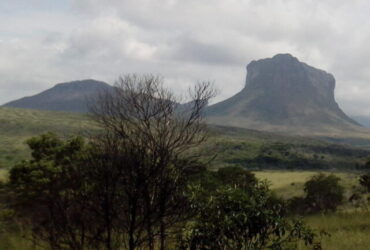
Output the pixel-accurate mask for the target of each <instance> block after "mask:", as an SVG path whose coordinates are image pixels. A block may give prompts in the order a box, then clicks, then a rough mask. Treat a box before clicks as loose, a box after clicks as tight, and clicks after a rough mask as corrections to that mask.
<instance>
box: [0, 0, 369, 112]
mask: <svg viewBox="0 0 370 250" xmlns="http://www.w3.org/2000/svg"><path fill="white" fill-rule="evenodd" d="M369 13H370V1H368V0H352V1H348V0H321V1H317V0H299V1H298V0H1V1H0V104H1V103H5V102H7V101H10V100H13V99H15V98H20V97H23V96H25V95H33V94H35V93H38V92H40V91H42V90H44V89H46V88H49V87H52V86H53V85H54V84H55V83H58V82H65V81H71V80H77V79H86V78H94V79H98V80H103V81H106V82H108V83H113V82H114V80H115V79H117V77H118V76H119V75H121V74H125V73H155V74H161V75H163V76H164V77H165V79H166V84H168V85H169V86H170V87H173V88H176V90H177V91H178V92H181V91H183V90H185V89H187V87H188V86H189V85H191V84H193V83H194V82H196V81H199V80H209V81H213V82H214V83H215V85H216V86H217V88H218V89H219V91H220V94H219V96H218V97H217V99H216V101H217V100H222V99H225V98H227V97H229V96H231V95H233V94H234V93H236V92H237V91H239V90H240V89H242V88H243V85H244V80H245V73H246V72H245V66H246V65H247V64H248V63H249V62H250V61H251V60H253V59H260V58H266V57H272V56H273V55H275V54H277V53H290V54H292V55H294V56H296V57H298V58H299V60H301V61H304V62H306V63H308V64H310V65H312V66H315V67H317V68H321V69H324V70H326V71H328V72H331V73H332V74H334V76H335V78H336V80H337V87H336V96H337V101H338V103H339V104H340V106H341V107H342V108H343V109H344V110H345V111H346V112H347V113H349V114H350V115H369V116H370V98H369V97H370V45H369V41H370V15H369Z"/></svg>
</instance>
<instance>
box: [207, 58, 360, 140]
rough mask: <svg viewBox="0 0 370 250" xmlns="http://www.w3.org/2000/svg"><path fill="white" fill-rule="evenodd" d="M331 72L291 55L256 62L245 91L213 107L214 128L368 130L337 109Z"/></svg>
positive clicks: (249, 70)
mask: <svg viewBox="0 0 370 250" xmlns="http://www.w3.org/2000/svg"><path fill="white" fill-rule="evenodd" d="M334 88H335V79H334V77H333V75H332V74H329V73H326V72H325V71H323V70H319V69H316V68H314V67H311V66H309V65H307V64H305V63H302V62H300V61H299V60H298V59H297V58H295V57H293V56H291V55H289V54H278V55H276V56H274V57H272V58H267V59H262V60H258V61H252V62H251V63H250V64H248V66H247V77H246V83H245V87H244V88H243V89H242V90H241V91H240V92H239V93H237V94H236V95H234V96H233V97H231V98H229V99H227V100H224V101H222V102H220V103H217V104H214V105H212V106H210V107H209V108H208V110H207V114H208V120H209V122H211V123H214V124H220V125H225V126H235V127H244V128H252V129H259V130H270V131H279V132H294V133H298V134H311V133H312V134H315V133H332V132H338V131H344V130H346V131H347V130H363V128H362V127H361V126H360V125H359V124H358V123H356V122H355V121H353V120H352V119H351V118H349V117H348V116H347V115H346V114H345V113H344V112H343V111H342V110H341V109H340V107H339V106H338V104H337V103H336V101H335V98H334Z"/></svg>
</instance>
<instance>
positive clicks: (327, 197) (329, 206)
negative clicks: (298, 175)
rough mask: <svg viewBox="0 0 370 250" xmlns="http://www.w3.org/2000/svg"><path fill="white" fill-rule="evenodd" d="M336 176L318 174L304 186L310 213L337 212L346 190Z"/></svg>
mask: <svg viewBox="0 0 370 250" xmlns="http://www.w3.org/2000/svg"><path fill="white" fill-rule="evenodd" d="M339 182H340V178H339V177H337V176H335V175H332V174H331V175H324V174H317V175H314V176H312V177H311V179H310V180H309V181H307V182H306V183H305V185H304V191H305V193H306V197H305V200H306V204H307V208H308V210H309V212H321V211H323V212H327V211H335V210H336V209H337V207H338V206H339V205H341V204H342V202H343V199H344V188H343V186H341V185H340V183H339Z"/></svg>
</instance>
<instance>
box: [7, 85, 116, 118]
mask: <svg viewBox="0 0 370 250" xmlns="http://www.w3.org/2000/svg"><path fill="white" fill-rule="evenodd" d="M110 88H112V87H111V86H110V85H108V84H107V83H105V82H101V81H96V80H92V79H89V80H81V81H73V82H67V83H59V84H57V85H55V86H54V87H53V88H51V89H48V90H46V91H43V92H41V93H39V94H37V95H34V96H30V97H24V98H21V99H19V100H15V101H12V102H8V103H6V104H4V105H3V106H4V107H15V108H27V109H37V110H52V111H65V112H82V113H85V112H87V110H88V105H87V103H88V100H89V99H91V98H93V97H94V96H96V94H97V93H98V92H99V91H101V90H108V89H110Z"/></svg>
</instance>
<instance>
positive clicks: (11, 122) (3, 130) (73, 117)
mask: <svg viewBox="0 0 370 250" xmlns="http://www.w3.org/2000/svg"><path fill="white" fill-rule="evenodd" d="M91 128H93V125H92V123H91V121H89V119H88V117H86V116H83V115H80V114H73V113H63V112H47V111H37V110H27V109H17V108H0V168H1V167H2V168H9V167H10V166H12V165H13V164H15V163H16V162H18V161H20V160H22V159H26V158H27V157H28V155H29V151H28V149H27V146H26V144H25V141H26V140H27V139H29V138H30V137H32V136H35V135H39V134H41V133H46V132H49V131H50V132H55V133H57V134H59V135H60V136H69V135H71V134H83V133H86V131H88V130H91Z"/></svg>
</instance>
